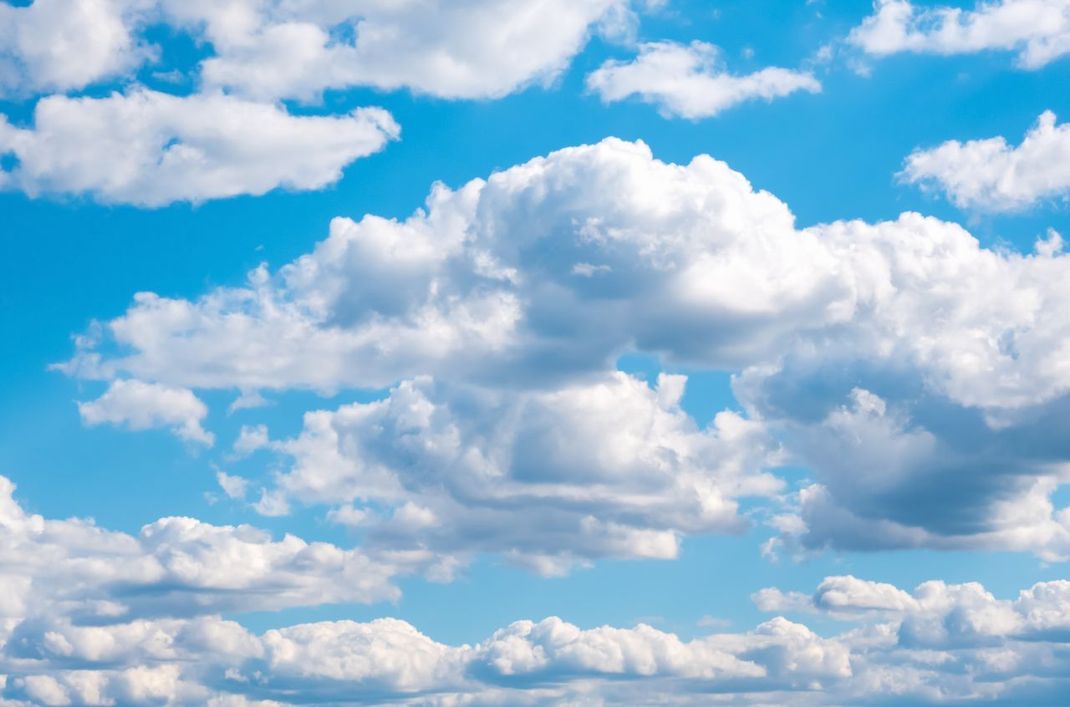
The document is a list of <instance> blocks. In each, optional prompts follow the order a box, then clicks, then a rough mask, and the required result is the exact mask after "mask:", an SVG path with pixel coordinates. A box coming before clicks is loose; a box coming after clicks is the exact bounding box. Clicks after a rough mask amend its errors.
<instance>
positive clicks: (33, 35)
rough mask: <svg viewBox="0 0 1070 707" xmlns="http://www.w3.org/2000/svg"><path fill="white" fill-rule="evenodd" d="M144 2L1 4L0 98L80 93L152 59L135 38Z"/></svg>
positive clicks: (49, 0)
mask: <svg viewBox="0 0 1070 707" xmlns="http://www.w3.org/2000/svg"><path fill="white" fill-rule="evenodd" d="M148 4H149V3H147V2H130V1H129V0H34V2H32V3H29V4H28V5H25V6H22V7H18V6H13V5H11V4H9V3H4V4H0V94H9V95H11V94H23V93H31V92H40V91H67V90H70V89H79V88H83V87H84V86H87V85H89V84H92V83H95V82H97V81H101V80H104V79H108V78H112V77H117V76H123V75H126V74H128V73H129V72H131V71H132V70H133V69H134V68H136V67H137V66H138V65H139V64H141V63H143V62H145V61H147V60H149V59H150V58H151V57H152V51H151V48H150V47H148V46H146V45H145V44H144V43H143V42H142V41H141V40H140V39H138V38H137V37H136V36H135V35H134V29H135V28H136V25H137V23H138V22H139V21H140V20H141V18H142V14H143V13H142V12H141V11H140V10H142V9H144V7H146V6H147V5H148Z"/></svg>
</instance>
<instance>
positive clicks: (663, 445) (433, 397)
mask: <svg viewBox="0 0 1070 707" xmlns="http://www.w3.org/2000/svg"><path fill="white" fill-rule="evenodd" d="M684 383H685V379H684V378H683V377H682V376H666V375H662V376H661V377H660V378H659V380H658V384H657V387H656V388H655V389H651V388H650V387H648V386H647V384H646V383H644V382H642V381H640V380H637V379H635V378H633V377H631V376H628V375H625V374H623V373H617V374H613V375H609V376H606V377H604V378H602V379H600V380H597V381H595V382H591V383H584V384H578V385H573V386H569V387H566V388H562V389H558V390H553V391H550V392H526V393H516V392H513V393H507V394H503V393H501V392H499V391H496V390H487V389H482V388H478V389H473V388H456V387H451V386H449V385H444V384H436V383H435V382H433V381H431V380H428V379H417V380H410V381H406V382H403V383H402V384H400V385H399V386H397V387H396V388H394V389H393V390H391V391H390V393H389V395H388V396H387V397H386V398H385V399H383V400H380V401H377V402H372V403H355V404H352V405H347V406H344V407H342V408H339V409H338V410H336V411H333V412H329V411H320V412H310V413H307V414H306V415H305V427H304V430H303V431H302V433H301V434H300V435H299V436H298V437H296V438H294V439H291V440H287V441H283V442H278V443H276V444H274V445H273V446H274V448H275V449H276V450H277V451H279V452H281V453H283V454H285V455H287V456H289V457H291V458H292V459H293V463H292V466H291V468H289V469H288V470H287V471H285V472H284V473H282V474H280V475H278V476H277V478H276V482H275V483H276V488H275V489H273V490H271V491H266V492H265V493H266V497H267V498H270V499H272V501H273V502H285V503H286V504H287V505H288V499H297V500H299V501H301V502H304V503H322V504H330V505H335V506H339V507H338V508H337V509H336V510H335V511H334V512H333V516H332V517H334V518H335V519H336V520H338V521H339V522H344V523H347V524H359V525H361V527H362V528H363V529H364V531H365V542H366V543H371V544H372V545H373V546H378V545H380V544H382V545H385V546H387V547H392V548H396V549H407V548H412V547H428V548H431V549H434V550H436V551H437V552H443V553H455V554H459V555H460V556H462V557H464V556H468V555H471V554H472V553H474V552H483V551H485V552H500V553H505V554H507V555H508V556H510V557H512V558H513V559H515V560H517V561H520V562H524V563H527V564H531V565H533V566H534V567H535V568H536V569H538V570H540V571H542V572H549V573H553V572H557V571H560V570H561V569H564V567H567V565H568V564H570V563H571V562H573V561H586V560H589V559H594V558H598V557H602V556H616V557H654V558H667V557H674V556H675V555H676V553H677V544H678V539H679V537H680V536H681V535H683V534H691V533H710V532H733V531H737V530H739V529H741V528H742V527H744V521H743V519H742V518H741V517H740V516H739V515H738V513H737V501H736V499H737V498H738V497H740V496H755V495H770V494H772V493H774V492H776V491H777V490H778V489H779V482H778V481H776V480H775V479H774V478H773V477H771V476H769V475H766V474H762V473H759V472H758V471H757V470H758V469H759V468H761V467H763V466H767V465H769V464H771V463H773V462H774V461H775V459H776V455H777V450H776V447H775V445H774V444H773V443H772V442H771V441H770V440H769V439H768V438H767V437H766V436H765V434H764V432H763V430H762V428H761V425H760V424H757V423H755V422H752V421H748V420H746V419H744V418H742V417H740V416H739V415H737V414H735V413H731V412H722V413H720V414H719V415H717V416H716V418H715V419H714V421H713V423H712V424H711V425H710V426H709V427H708V428H707V429H704V430H702V429H699V428H698V427H697V426H696V425H695V424H694V423H693V422H692V420H691V419H690V418H689V417H688V416H687V415H686V414H685V413H684V412H683V411H682V410H681V409H680V407H679V402H680V397H681V396H682V394H683V390H684ZM353 502H357V504H358V505H356V506H354V505H349V504H352V503H353ZM343 504H344V505H343ZM273 508H274V507H273V506H272V507H271V508H268V509H267V510H268V511H271V510H273ZM262 510H263V509H262Z"/></svg>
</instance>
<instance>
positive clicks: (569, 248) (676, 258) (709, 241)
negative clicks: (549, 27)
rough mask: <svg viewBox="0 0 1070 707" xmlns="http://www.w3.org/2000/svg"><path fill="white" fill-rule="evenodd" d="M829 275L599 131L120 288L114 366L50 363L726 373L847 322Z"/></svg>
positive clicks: (745, 202) (783, 241)
mask: <svg viewBox="0 0 1070 707" xmlns="http://www.w3.org/2000/svg"><path fill="white" fill-rule="evenodd" d="M967 238H968V237H967ZM583 264H587V265H590V266H592V268H594V267H595V266H597V269H596V270H595V269H592V270H591V272H590V273H589V274H587V275H585V274H583V272H582V271H577V270H576V269H575V268H576V266H577V265H583ZM840 265H841V263H840V259H839V258H838V257H837V253H835V252H834V251H833V249H832V248H830V247H829V246H827V245H826V244H824V243H822V241H821V240H820V239H819V238H818V237H817V234H815V233H811V232H807V231H803V232H799V231H796V230H795V229H794V225H793V217H792V215H791V212H790V211H789V210H788V209H787V207H786V206H785V205H784V204H783V203H781V202H780V201H779V200H777V199H776V198H775V197H773V196H772V195H770V194H768V193H765V192H760V191H755V190H754V189H753V188H752V187H751V185H750V184H749V183H748V182H747V180H746V179H745V178H744V177H743V176H742V175H740V174H738V173H737V172H734V171H732V170H731V169H730V168H729V167H728V166H727V165H725V164H724V163H721V162H717V161H715V160H713V159H711V158H709V157H707V156H700V157H697V158H695V159H694V160H693V161H692V162H691V164H689V165H685V166H677V165H670V164H665V163H662V162H659V161H657V160H655V159H654V158H653V157H652V155H651V153H650V150H649V148H647V146H646V145H644V144H642V143H627V142H623V141H620V140H616V139H608V140H606V141H604V142H602V143H599V144H597V145H591V146H583V147H576V148H567V149H564V150H560V151H558V152H555V153H553V154H551V155H549V156H548V157H544V158H538V159H535V160H532V161H531V162H529V163H527V164H524V165H519V166H517V167H513V168H511V169H508V170H505V171H503V172H499V173H496V174H494V175H492V176H491V177H490V178H489V179H487V180H474V181H472V182H470V183H468V184H466V185H464V186H463V187H462V188H460V189H458V190H456V191H452V190H449V189H447V188H446V187H444V186H437V187H436V188H435V189H434V190H433V191H432V193H431V195H430V197H429V199H428V205H427V209H426V211H425V210H420V211H418V212H416V213H415V214H413V215H412V216H411V217H410V218H408V219H406V220H404V221H400V222H399V221H394V220H386V219H383V218H379V217H376V216H374V215H368V216H365V217H364V218H362V219H361V220H360V221H352V220H349V219H344V218H337V219H334V220H333V221H332V223H331V230H330V235H329V237H328V238H327V239H326V240H324V241H323V242H321V243H320V244H318V245H317V247H316V248H315V249H314V250H313V251H312V252H311V253H309V254H307V255H305V256H302V257H301V258H298V259H297V260H295V261H294V262H293V263H290V264H289V265H287V266H285V267H283V268H281V269H280V270H279V271H278V272H277V273H274V274H272V273H270V272H269V271H268V270H267V269H266V268H260V269H258V270H256V271H254V272H253V273H251V274H250V279H249V282H248V284H247V285H246V286H245V287H240V288H224V289H218V290H215V291H213V292H210V293H208V294H207V295H205V296H204V297H203V298H201V299H199V300H194V301H189V300H181V299H167V298H161V297H158V296H156V295H154V294H151V293H142V294H139V295H137V296H136V298H135V303H134V305H133V306H132V307H131V308H130V309H129V311H128V312H127V313H126V314H125V316H123V317H120V318H118V319H115V320H113V321H111V322H109V323H108V324H107V326H106V330H107V332H108V333H109V334H110V335H111V337H112V338H113V339H114V342H115V343H117V344H118V345H119V346H120V347H121V351H120V352H119V355H118V356H108V357H103V358H102V357H101V356H100V355H99V354H98V353H97V352H95V351H94V350H93V344H92V342H89V343H88V344H87V348H85V349H83V351H82V352H81V353H80V355H78V356H77V357H76V358H75V359H74V360H73V361H72V362H71V363H70V365H69V366H68V370H70V371H72V372H76V373H79V374H81V375H87V376H97V375H99V376H103V377H111V376H113V375H114V374H115V373H116V372H118V371H135V372H137V374H138V377H140V378H142V379H145V380H159V381H167V382H169V383H172V384H176V385H185V386H187V387H195V388H203V387H216V388H219V387H222V388H230V387H239V388H241V389H245V390H251V389H272V388H288V387H309V388H313V389H318V390H327V391H330V390H337V389H338V388H340V387H383V386H389V385H392V384H394V383H395V382H396V381H398V380H399V379H402V378H408V377H413V376H419V375H427V374H432V375H436V376H439V377H444V378H448V379H450V380H451V381H456V380H479V381H482V382H491V383H495V384H498V385H505V384H512V385H513V386H518V387H531V386H540V385H546V384H548V382H551V381H553V380H561V379H567V378H575V377H577V376H582V375H589V374H592V373H598V372H603V371H605V370H606V369H607V368H611V367H612V362H613V361H614V360H615V359H616V358H617V357H618V356H619V355H620V354H621V353H623V352H625V351H627V350H629V349H634V348H639V349H641V350H645V351H653V352H661V353H664V354H666V355H667V357H668V358H669V359H670V360H674V361H693V362H696V363H701V364H703V365H705V366H714V367H720V366H738V365H740V364H741V363H749V362H752V361H755V360H761V359H763V358H765V357H768V356H769V355H770V354H769V352H770V351H771V350H773V349H775V348H777V347H779V346H783V345H785V344H786V342H787V340H788V339H790V338H792V337H795V336H797V334H798V332H799V331H800V330H802V331H805V330H807V329H812V328H820V327H822V326H826V325H828V324H829V323H830V322H831V323H837V322H844V321H846V320H848V319H849V317H850V316H851V314H852V312H853V308H854V307H855V300H856V299H857V296H856V294H855V293H854V292H852V291H851V288H852V286H853V283H851V282H845V281H844V278H843V277H841V273H840V272H839V268H840Z"/></svg>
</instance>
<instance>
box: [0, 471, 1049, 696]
mask: <svg viewBox="0 0 1070 707" xmlns="http://www.w3.org/2000/svg"><path fill="white" fill-rule="evenodd" d="M3 483H4V485H5V487H6V488H5V494H4V495H3V496H2V498H0V532H2V533H3V538H4V543H3V548H4V549H3V553H4V556H3V558H2V562H0V567H3V568H4V569H3V571H4V576H3V577H2V581H3V582H4V586H5V588H6V589H8V591H6V592H5V594H4V595H3V597H0V670H3V674H4V675H5V678H4V679H2V680H0V698H4V699H10V700H26V701H27V703H31V704H72V703H74V704H108V703H116V704H130V705H142V704H160V703H173V704H214V705H221V706H222V705H241V706H250V705H260V707H268V706H269V705H271V706H272V707H274V706H276V705H280V704H283V703H290V702H293V701H295V698H296V697H297V696H300V697H299V698H298V699H297V700H296V701H298V702H317V703H332V704H355V703H367V702H392V701H401V702H404V701H413V700H416V701H421V702H422V701H430V702H434V703H438V702H447V703H449V702H451V701H461V702H476V703H494V704H504V703H508V704H528V703H537V704H541V703H546V702H552V703H561V702H567V701H584V702H591V701H605V702H610V703H615V704H632V703H641V704H650V703H667V702H677V701H683V702H687V701H688V700H689V699H690V700H693V701H697V702H698V703H702V702H703V701H705V700H707V699H708V698H709V696H710V695H711V694H720V695H723V696H724V697H725V698H726V699H730V700H731V701H732V702H734V703H735V702H739V703H752V702H753V703H756V704H769V703H777V704H785V703H793V704H794V703H803V704H822V705H823V704H869V703H882V702H883V701H887V700H888V699H889V698H890V697H894V698H897V699H899V700H901V701H904V702H909V703H910V704H929V703H942V702H947V701H969V700H975V699H978V698H980V697H987V698H999V699H1001V700H1003V701H1005V702H1009V703H1014V702H1016V701H1022V700H1026V699H1032V700H1033V701H1034V702H1037V703H1041V704H1053V703H1057V702H1058V701H1059V699H1058V696H1059V695H1061V694H1065V692H1064V691H1065V689H1066V679H1065V677H1064V676H1065V675H1066V670H1067V669H1068V668H1070V661H1068V656H1070V654H1068V653H1067V651H1066V646H1067V645H1068V644H1067V640H1068V639H1070V582H1066V581H1061V580H1060V581H1051V582H1040V583H1037V584H1035V585H1033V586H1032V587H1029V588H1027V589H1024V590H1022V591H1021V592H1019V594H1018V596H1017V597H1016V598H1013V599H999V598H996V597H994V596H993V595H992V594H991V593H989V592H987V591H986V590H985V589H984V587H982V586H980V585H978V584H975V583H969V584H947V583H945V582H942V581H938V580H937V581H929V582H924V583H922V584H921V585H919V586H918V587H917V588H915V589H914V590H913V591H911V592H906V591H903V590H901V589H898V588H896V587H894V586H892V585H888V584H883V583H878V582H868V581H865V580H861V579H857V578H854V577H828V578H826V579H825V580H824V581H822V582H821V584H820V585H819V587H818V589H817V592H816V593H815V594H814V596H813V598H812V600H811V602H810V604H809V605H808V606H802V605H801V603H800V606H799V607H789V609H791V610H796V608H801V609H803V610H806V611H812V612H821V613H827V614H829V616H830V618H833V619H835V620H837V621H849V622H851V624H850V626H849V628H848V629H847V630H845V631H842V632H839V633H835V634H833V635H830V636H827V637H826V636H821V635H819V634H817V633H815V632H814V631H813V630H811V629H810V628H808V627H807V626H805V625H804V624H801V623H797V622H794V621H791V620H788V619H785V618H783V617H776V618H773V619H771V620H769V621H766V622H764V623H762V624H760V625H759V626H757V627H756V628H755V629H754V630H751V631H746V632H741V633H709V634H707V635H700V636H698V637H695V638H692V639H684V638H681V637H679V636H677V635H675V634H673V633H669V632H666V631H661V630H658V629H655V628H653V627H651V626H648V625H644V624H639V625H637V626H635V627H631V628H624V627H615V626H597V627H591V628H581V627H579V626H576V625H574V624H571V623H569V622H567V621H565V620H562V619H560V618H557V617H553V616H551V617H548V618H546V619H543V620H541V621H530V620H521V621H516V622H513V623H512V624H510V625H508V626H506V627H504V628H502V629H499V630H497V631H495V632H493V633H492V634H491V635H490V636H489V637H487V638H486V639H484V640H482V641H480V642H478V643H475V644H472V645H467V644H466V645H450V644H446V643H441V642H439V641H436V640H434V639H432V638H430V637H429V636H427V635H425V634H423V633H421V632H420V631H419V630H418V629H417V628H416V627H414V626H412V625H411V624H409V623H408V622H405V621H402V620H398V619H392V618H381V619H377V620H374V621H370V622H367V623H358V622H355V621H347V620H339V621H323V622H316V623H306V624H300V625H296V626H284V627H280V628H274V629H270V630H267V631H265V632H264V633H262V634H260V635H257V634H255V633H253V632H251V631H250V630H248V629H246V628H244V627H242V626H241V625H239V624H238V623H236V622H234V621H230V620H225V619H223V618H221V617H220V616H219V615H218V612H219V611H224V610H226V611H238V612H245V611H256V610H261V609H264V608H267V607H270V606H274V607H281V606H286V605H292V604H290V602H291V601H293V600H299V601H300V602H308V603H311V604H315V603H318V602H319V601H333V600H337V599H338V598H339V596H340V595H339V594H338V593H337V592H343V594H344V596H345V597H347V599H346V600H348V601H352V600H359V598H361V597H363V598H367V595H364V594H362V592H361V590H359V589H357V588H356V587H355V584H358V583H360V582H361V581H365V582H366V581H367V578H368V571H369V569H370V567H368V566H365V567H363V568H361V569H360V570H359V571H358V572H355V573H353V574H349V575H347V576H345V577H344V578H343V577H331V576H330V575H331V569H330V568H331V563H330V562H329V561H328V560H329V557H330V555H331V553H332V552H335V551H337V549H334V550H333V551H332V550H328V549H326V548H325V547H323V546H321V547H319V548H317V549H315V550H314V551H311V552H307V550H311V548H312V546H306V548H307V550H306V551H302V553H299V555H300V556H297V557H293V556H291V555H290V553H289V550H290V549H291V548H290V547H285V548H284V547H282V546H287V545H288V541H283V542H282V543H272V542H270V541H267V542H265V541H263V539H256V540H253V539H252V538H251V537H249V534H250V533H251V532H252V531H251V529H241V528H214V529H212V530H210V531H209V533H208V535H210V536H212V537H214V538H215V540H214V541H212V542H211V543H210V545H211V547H210V548H209V547H207V546H206V547H203V548H199V549H193V548H191V546H190V544H189V539H188V538H187V539H186V540H184V541H182V544H173V545H171V546H170V547H168V548H167V549H166V550H162V549H161V548H159V547H153V548H152V551H151V552H147V553H146V552H145V550H146V549H147V547H148V546H152V541H148V545H146V541H145V540H144V539H143V538H142V539H138V538H133V537H131V536H127V535H123V534H121V533H109V532H107V531H103V530H99V529H96V528H93V527H91V526H88V525H86V524H85V523H80V522H78V521H53V520H44V519H42V518H41V517H39V516H31V515H28V514H25V513H24V512H23V511H22V510H21V509H20V508H19V507H18V506H17V505H16V504H15V503H14V502H13V501H12V500H11V497H10V484H9V483H8V482H7V481H6V480H3ZM5 499H6V500H5ZM193 522H194V523H195V521H193ZM202 525H203V524H202ZM243 533H244V534H245V535H246V537H244V538H241V539H239V536H241V535H242V534H243ZM142 535H143V536H144V535H145V534H144V533H143V534H142ZM223 537H225V538H227V540H221V538H223ZM235 541H237V542H238V545H234V544H232V543H234V542H235ZM254 548H255V549H254ZM337 552H340V551H337ZM157 564H159V565H161V566H162V565H167V566H169V567H170V568H171V569H170V574H169V575H167V576H163V575H160V574H158V573H157V572H156V566H157ZM209 565H210V566H211V567H209ZM286 565H292V566H293V567H294V568H295V569H296V574H295V575H294V577H293V578H292V579H291V580H283V579H282V578H283V577H284V576H285V575H286V574H287V573H288V572H289V570H287V569H286ZM193 578H196V579H193ZM287 582H291V583H290V584H289V585H288V586H289V587H290V590H289V591H288V590H286V589H283V587H284V586H286V584H287ZM101 587H106V589H107V591H106V594H105V595H103V596H102V595H101V594H100V593H99V590H100V588H101ZM253 588H258V589H261V590H262V591H251V590H253ZM295 588H299V589H298V591H299V593H300V594H299V596H297V595H294V594H293V593H292V591H293V589H295ZM364 588H365V589H367V585H365V587H364ZM12 589H13V590H14V591H11V590H12ZM771 591H773V590H766V592H767V593H768V592H771ZM164 596H166V602H164V601H160V599H161V598H162V597H164ZM3 704H18V702H14V703H10V702H4V703H3Z"/></svg>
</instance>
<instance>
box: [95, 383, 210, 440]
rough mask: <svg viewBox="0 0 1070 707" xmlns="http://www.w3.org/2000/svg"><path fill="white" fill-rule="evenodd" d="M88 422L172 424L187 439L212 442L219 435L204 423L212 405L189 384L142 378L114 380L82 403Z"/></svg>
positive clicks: (144, 426)
mask: <svg viewBox="0 0 1070 707" xmlns="http://www.w3.org/2000/svg"><path fill="white" fill-rule="evenodd" d="M78 412H79V414H81V416H82V421H83V422H85V424H87V425H100V424H104V423H108V424H112V425H125V426H126V427H128V428H130V429H132V430H147V429H152V428H156V427H165V428H169V429H170V430H171V431H172V432H174V434H175V435H176V436H177V437H179V438H180V439H182V440H185V441H187V442H196V443H198V444H204V445H207V446H209V447H210V446H212V444H214V443H215V437H214V436H213V435H212V434H211V433H210V432H206V431H205V430H204V428H203V427H202V426H201V423H202V422H203V421H204V418H205V417H207V415H208V406H206V405H205V404H204V403H203V402H201V401H200V399H199V398H197V396H196V395H194V394H193V392H192V391H190V390H188V389H186V388H173V387H171V386H166V385H161V384H159V383H145V382H143V381H139V380H116V381H112V383H111V385H110V386H108V389H107V390H106V391H105V392H104V394H103V395H101V396H100V397H99V398H97V399H96V400H92V401H89V402H84V403H78Z"/></svg>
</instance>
